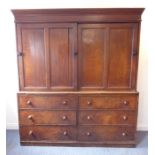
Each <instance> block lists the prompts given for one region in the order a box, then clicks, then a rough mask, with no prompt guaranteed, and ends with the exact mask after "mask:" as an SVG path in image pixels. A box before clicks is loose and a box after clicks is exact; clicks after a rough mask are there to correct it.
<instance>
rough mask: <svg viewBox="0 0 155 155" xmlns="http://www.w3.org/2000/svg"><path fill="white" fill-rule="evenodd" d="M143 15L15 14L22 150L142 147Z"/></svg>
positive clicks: (137, 11) (128, 11) (115, 11)
mask: <svg viewBox="0 0 155 155" xmlns="http://www.w3.org/2000/svg"><path fill="white" fill-rule="evenodd" d="M143 10H144V9H143V8H111V9H108V8H106V9H104V8H102V9H101V8H100V9H27V10H12V12H13V14H14V17H15V24H16V37H17V56H18V70H19V86H20V88H19V92H18V108H19V127H20V131H19V132H20V142H21V144H22V145H63V146H134V145H135V144H136V141H135V133H136V124H137V110H138V92H137V90H136V83H137V67H138V55H139V38H140V23H141V14H142V12H143Z"/></svg>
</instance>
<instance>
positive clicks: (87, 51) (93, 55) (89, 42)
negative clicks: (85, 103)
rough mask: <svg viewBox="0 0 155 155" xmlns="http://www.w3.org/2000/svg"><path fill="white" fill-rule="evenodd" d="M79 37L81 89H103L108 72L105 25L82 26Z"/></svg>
mask: <svg viewBox="0 0 155 155" xmlns="http://www.w3.org/2000/svg"><path fill="white" fill-rule="evenodd" d="M78 37H79V39H78V45H79V46H78V49H79V60H78V63H79V87H80V89H103V88H104V86H105V70H106V68H105V62H106V59H105V54H106V53H105V52H106V27H105V26H104V25H103V24H81V25H80V26H79V29H78Z"/></svg>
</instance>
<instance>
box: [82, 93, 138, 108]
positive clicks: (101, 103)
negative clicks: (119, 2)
mask: <svg viewBox="0 0 155 155" xmlns="http://www.w3.org/2000/svg"><path fill="white" fill-rule="evenodd" d="M137 99H138V98H137V95H107V96H106V95H105V96H81V97H80V98H79V104H80V105H79V107H80V109H128V110H135V109H136V108H137Z"/></svg>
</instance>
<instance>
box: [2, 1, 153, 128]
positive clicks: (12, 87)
mask: <svg viewBox="0 0 155 155" xmlns="http://www.w3.org/2000/svg"><path fill="white" fill-rule="evenodd" d="M5 1H6V3H5V4H2V6H1V9H0V23H1V24H0V39H1V40H0V42H1V45H0V46H1V51H0V58H1V60H0V66H1V68H2V69H1V72H0V74H1V76H0V78H1V79H0V82H1V83H0V86H1V87H0V88H1V89H0V90H1V91H2V92H0V95H1V100H0V105H4V104H6V127H7V129H17V128H18V115H17V99H16V93H17V91H18V72H17V61H16V41H15V26H14V18H13V15H12V13H11V11H10V10H11V9H22V8H23V9H24V8H27V9H29V8H33V9H34V8H104V7H111V8H113V7H145V8H146V9H145V11H144V13H143V16H142V25H141V40H140V56H139V70H138V91H139V92H140V96H139V111H138V129H139V130H147V127H148V117H147V115H148V111H147V108H148V94H147V92H148V83H147V77H148V73H147V72H148V59H147V58H148V46H149V41H150V40H148V38H151V36H150V34H149V32H151V30H150V22H151V14H150V11H149V9H148V8H147V4H146V2H145V0H117V1H116V0H107V1H103V0H5ZM7 1H8V2H7ZM154 13H155V11H154ZM152 38H153V39H154V37H153V36H152ZM4 117H5V115H4Z"/></svg>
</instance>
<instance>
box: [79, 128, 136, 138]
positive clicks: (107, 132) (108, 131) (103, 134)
mask: <svg viewBox="0 0 155 155" xmlns="http://www.w3.org/2000/svg"><path fill="white" fill-rule="evenodd" d="M88 133H89V134H88ZM133 133H134V128H133V127H124V126H80V128H79V131H78V140H80V141H111V140H113V141H121V140H133V139H134V134H133ZM124 134H125V136H124Z"/></svg>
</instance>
